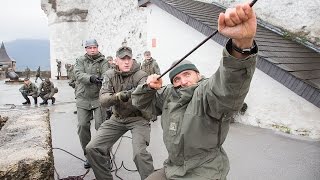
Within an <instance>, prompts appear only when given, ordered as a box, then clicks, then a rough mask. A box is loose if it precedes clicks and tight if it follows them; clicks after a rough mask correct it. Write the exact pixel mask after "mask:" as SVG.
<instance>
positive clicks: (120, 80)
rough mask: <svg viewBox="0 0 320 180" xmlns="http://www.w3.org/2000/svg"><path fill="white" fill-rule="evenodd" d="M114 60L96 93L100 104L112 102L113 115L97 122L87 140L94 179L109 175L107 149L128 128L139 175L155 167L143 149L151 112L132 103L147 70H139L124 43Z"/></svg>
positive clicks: (109, 104) (143, 176)
mask: <svg viewBox="0 0 320 180" xmlns="http://www.w3.org/2000/svg"><path fill="white" fill-rule="evenodd" d="M116 64H117V66H116V69H111V70H108V71H107V72H106V73H105V74H104V81H103V86H102V88H101V90H100V97H99V99H100V102H101V105H102V106H104V107H106V108H109V107H111V106H112V110H113V115H112V116H111V118H110V119H109V120H107V121H105V122H104V123H103V124H102V125H101V126H100V128H99V129H98V131H97V134H96V136H95V138H94V139H92V140H91V141H90V143H89V144H88V146H87V153H88V160H89V162H90V164H91V165H92V169H93V172H94V174H95V176H96V179H97V180H107V179H112V175H111V172H110V163H109V162H110V158H109V157H108V156H107V155H106V154H107V151H106V150H107V149H109V148H111V147H112V146H113V144H114V143H115V142H116V141H117V140H118V139H119V138H120V137H121V136H122V135H123V134H125V133H126V132H127V131H129V130H131V133H132V138H133V139H132V147H133V161H134V163H135V164H136V167H137V169H138V172H139V174H140V176H141V179H145V178H146V177H147V176H148V175H149V174H151V173H152V172H153V171H154V168H153V160H152V156H151V154H150V153H149V152H148V151H147V150H146V148H147V146H148V145H149V142H150V131H151V128H150V123H149V118H150V116H148V115H147V114H145V113H143V112H141V111H140V110H139V109H137V108H135V107H133V106H132V104H131V92H132V91H133V89H135V87H137V85H139V84H143V83H144V82H145V80H146V78H147V74H146V73H145V72H144V71H142V70H139V69H140V68H139V65H138V64H137V62H135V61H133V59H132V50H131V48H129V47H126V46H123V47H121V48H119V49H118V51H117V59H116Z"/></svg>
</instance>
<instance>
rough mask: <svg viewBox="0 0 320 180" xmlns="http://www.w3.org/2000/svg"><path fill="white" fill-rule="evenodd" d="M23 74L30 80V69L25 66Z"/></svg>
mask: <svg viewBox="0 0 320 180" xmlns="http://www.w3.org/2000/svg"><path fill="white" fill-rule="evenodd" d="M24 72H25V74H26V78H28V79H29V78H30V69H29V67H28V66H27V68H26V69H25V70H24Z"/></svg>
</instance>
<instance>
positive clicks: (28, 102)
mask: <svg viewBox="0 0 320 180" xmlns="http://www.w3.org/2000/svg"><path fill="white" fill-rule="evenodd" d="M22 104H23V105H26V104H31V102H30V99H29V98H28V99H27V101H26V102H23V103H22Z"/></svg>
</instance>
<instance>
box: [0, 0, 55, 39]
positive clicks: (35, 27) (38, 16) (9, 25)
mask: <svg viewBox="0 0 320 180" xmlns="http://www.w3.org/2000/svg"><path fill="white" fill-rule="evenodd" d="M48 31H49V30H48V22H47V16H46V14H45V13H44V12H43V11H42V9H41V0H0V41H5V42H8V41H12V40H15V39H22V38H24V39H25V38H31V39H49V33H48Z"/></svg>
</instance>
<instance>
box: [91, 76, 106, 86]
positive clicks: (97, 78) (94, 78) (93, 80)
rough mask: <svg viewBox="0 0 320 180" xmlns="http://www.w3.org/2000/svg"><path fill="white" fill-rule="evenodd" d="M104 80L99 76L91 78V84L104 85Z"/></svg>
mask: <svg viewBox="0 0 320 180" xmlns="http://www.w3.org/2000/svg"><path fill="white" fill-rule="evenodd" d="M102 80H103V79H102V78H99V77H98V76H97V75H92V76H90V82H91V83H94V84H102Z"/></svg>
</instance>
